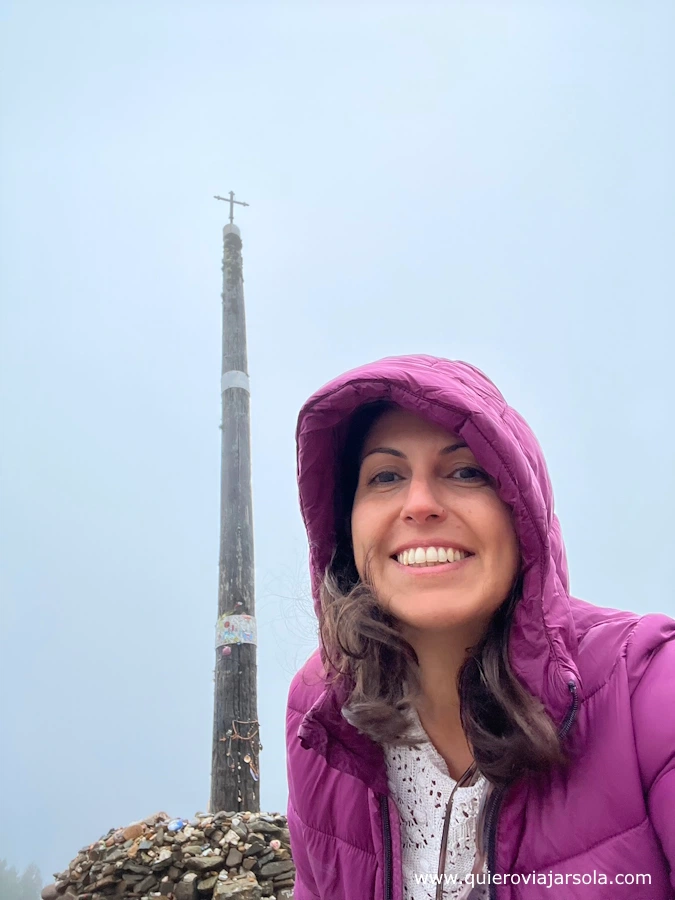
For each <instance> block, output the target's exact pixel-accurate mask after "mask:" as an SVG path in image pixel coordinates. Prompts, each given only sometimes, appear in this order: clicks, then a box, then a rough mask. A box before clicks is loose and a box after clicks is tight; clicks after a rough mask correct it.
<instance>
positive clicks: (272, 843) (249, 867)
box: [42, 812, 295, 900]
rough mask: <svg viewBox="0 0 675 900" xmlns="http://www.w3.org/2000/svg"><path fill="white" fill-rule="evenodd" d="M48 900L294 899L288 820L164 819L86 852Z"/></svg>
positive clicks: (247, 816) (226, 815)
mask: <svg viewBox="0 0 675 900" xmlns="http://www.w3.org/2000/svg"><path fill="white" fill-rule="evenodd" d="M54 878H56V881H55V882H54V883H53V884H50V885H48V886H47V887H46V888H44V890H43V891H42V900H127V898H129V900H159V898H162V900H228V898H233V900H261V898H263V897H268V898H269V900H292V897H293V884H294V882H295V866H294V865H293V861H292V859H291V852H290V836H289V832H288V827H287V823H286V817H285V816H281V815H276V814H270V815H266V814H265V813H249V812H244V813H231V812H218V813H215V814H214V815H210V814H207V813H197V814H196V816H195V817H194V818H193V819H190V820H189V821H186V820H184V819H171V818H170V817H169V816H168V815H167V814H166V813H156V814H155V815H154V816H150V817H149V818H147V819H145V820H144V821H142V822H134V823H132V824H131V825H127V827H126V828H111V829H110V831H109V832H108V834H107V835H106V836H105V837H103V838H101V839H100V840H99V841H96V842H95V843H94V844H91V845H90V846H89V847H85V848H84V849H83V850H81V851H80V852H79V854H78V855H77V857H76V858H75V859H74V860H73V861H72V862H71V863H70V865H69V866H68V869H66V870H65V871H64V872H60V873H55V875H54Z"/></svg>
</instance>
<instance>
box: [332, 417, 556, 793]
mask: <svg viewBox="0 0 675 900" xmlns="http://www.w3.org/2000/svg"><path fill="white" fill-rule="evenodd" d="M395 408H397V407H396V405H395V404H394V403H391V402H389V401H377V402H374V403H369V404H366V405H364V406H362V407H360V408H359V409H358V410H357V411H356V413H355V414H354V416H353V417H352V419H351V422H350V426H349V431H348V435H347V441H346V445H345V451H344V453H343V456H342V463H341V469H340V472H339V479H338V488H339V489H338V491H336V497H335V503H336V505H335V517H336V518H335V521H336V542H335V549H334V552H333V556H332V559H331V561H330V563H329V565H328V566H327V568H326V572H325V574H324V578H323V581H322V584H321V588H320V612H319V633H320V637H321V648H322V656H323V661H324V666H325V668H326V670H327V672H328V674H329V676H330V677H332V678H333V679H335V680H339V679H344V681H345V683H346V684H347V686H348V688H349V699H348V701H347V704H346V706H345V709H344V715H345V717H346V718H347V719H348V721H349V722H350V723H351V724H352V725H354V726H355V727H356V728H358V730H359V731H361V732H363V733H364V734H367V735H368V736H369V737H371V738H372V739H373V740H374V741H377V742H378V743H392V744H403V745H410V746H412V745H414V744H415V743H417V742H418V741H419V735H417V736H416V735H415V734H412V733H411V731H410V711H411V708H412V706H413V705H414V703H415V699H416V697H417V696H418V695H419V690H420V680H419V665H418V660H417V655H416V653H415V651H414V649H413V648H412V646H411V645H410V644H409V643H408V642H407V641H406V640H405V639H404V638H403V636H402V634H401V631H400V629H399V623H398V621H397V620H396V618H395V617H394V616H393V615H391V614H390V613H389V612H388V611H387V610H386V609H385V608H384V607H383V605H382V604H381V603H380V602H379V600H378V598H377V596H376V594H375V591H374V589H373V587H372V585H371V584H370V579H369V576H368V566H367V565H366V573H365V578H364V580H361V578H360V577H359V573H358V571H357V569H356V563H355V561H354V553H353V549H352V538H351V510H352V506H353V503H354V495H355V493H356V487H357V484H358V476H359V459H360V453H361V450H362V447H363V443H364V441H365V439H366V436H367V434H368V432H369V431H370V429H371V428H372V426H373V425H374V424H375V422H376V421H377V420H378V419H379V418H380V416H381V415H383V414H384V413H385V412H387V411H388V410H390V409H395ZM521 591H522V579H521V577H520V576H518V577H517V578H516V581H515V583H514V585H513V588H512V590H511V592H510V593H509V596H508V597H507V598H506V599H505V600H504V602H503V603H502V605H501V606H500V607H499V608H498V610H497V611H496V612H495V614H494V615H493V617H492V619H491V621H490V623H489V625H488V628H487V630H486V632H485V634H484V635H483V637H482V638H481V639H480V641H479V642H478V643H477V644H476V645H475V646H474V647H471V648H469V650H468V651H467V657H466V659H465V662H464V664H463V665H462V667H461V669H460V671H459V673H458V678H457V687H458V692H459V701H460V717H461V722H462V727H463V729H464V733H465V734H466V737H467V740H468V742H469V744H470V746H471V748H472V751H473V755H474V759H475V761H476V763H477V765H478V768H479V769H480V771H481V772H482V773H483V775H484V776H485V777H486V778H487V780H488V781H490V782H492V783H493V784H494V785H497V786H501V785H505V784H508V783H510V782H511V781H513V780H515V779H516V778H518V777H519V776H521V775H526V774H533V775H536V774H542V773H544V772H546V771H548V770H549V769H550V768H552V767H553V766H555V765H561V764H564V762H565V757H564V754H563V751H562V748H561V743H560V740H559V737H558V734H557V732H556V729H555V726H554V724H553V722H552V721H551V719H550V717H549V716H548V714H547V713H546V711H545V709H544V707H543V705H542V703H541V702H540V701H539V700H537V699H536V698H535V697H533V696H532V695H531V694H530V693H529V692H528V691H527V690H526V689H525V688H524V687H523V686H522V684H521V683H520V682H519V681H518V679H517V678H516V676H515V674H514V672H513V670H512V668H511V665H510V662H509V657H508V639H509V631H510V626H511V621H512V618H513V611H514V609H515V607H516V605H517V603H518V601H519V599H520V597H521Z"/></svg>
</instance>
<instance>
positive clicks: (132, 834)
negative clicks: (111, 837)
mask: <svg viewBox="0 0 675 900" xmlns="http://www.w3.org/2000/svg"><path fill="white" fill-rule="evenodd" d="M144 831H145V827H144V825H143V823H142V822H132V823H131V825H127V827H126V828H124V829H122V836H123V839H124V840H125V841H133V840H135V838H137V837H140V836H141V835H142V834H143V832H144Z"/></svg>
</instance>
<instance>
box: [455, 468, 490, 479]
mask: <svg viewBox="0 0 675 900" xmlns="http://www.w3.org/2000/svg"><path fill="white" fill-rule="evenodd" d="M456 475H459V476H460V477H459V478H457V479H456V480H457V481H487V480H488V476H487V475H486V474H485V472H484V471H483V470H482V469H477V468H476V467H475V466H462V468H461V469H455V471H454V472H453V473H452V477H453V478H454V477H455V476H456Z"/></svg>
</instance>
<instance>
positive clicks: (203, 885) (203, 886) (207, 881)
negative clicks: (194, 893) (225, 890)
mask: <svg viewBox="0 0 675 900" xmlns="http://www.w3.org/2000/svg"><path fill="white" fill-rule="evenodd" d="M216 881H218V875H209V877H208V878H202V880H201V881H198V882H197V890H198V891H200V893H203V894H210V893H211V892H212V891H213V889H214V887H215V886H216Z"/></svg>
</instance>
